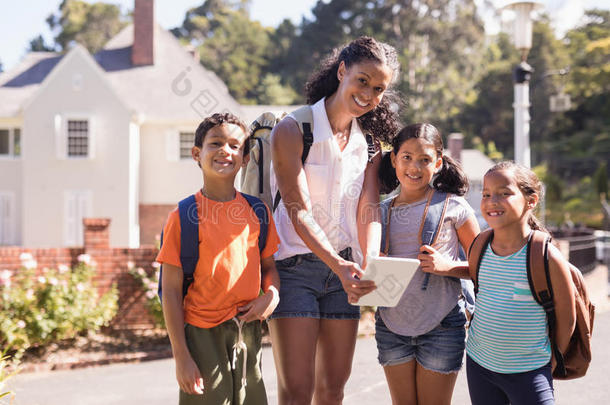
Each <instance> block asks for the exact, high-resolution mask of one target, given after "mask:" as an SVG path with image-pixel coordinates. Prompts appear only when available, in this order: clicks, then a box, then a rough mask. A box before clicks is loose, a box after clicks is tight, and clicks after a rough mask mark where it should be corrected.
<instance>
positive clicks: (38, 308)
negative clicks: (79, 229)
mask: <svg viewBox="0 0 610 405" xmlns="http://www.w3.org/2000/svg"><path fill="white" fill-rule="evenodd" d="M28 256H29V255H28V254H24V255H22V261H23V267H21V268H20V269H19V271H17V272H16V273H15V274H14V275H12V276H11V275H10V272H8V271H6V270H5V271H4V272H2V274H1V277H0V297H1V298H2V299H1V300H0V311H1V312H2V314H3V317H2V319H0V345H1V346H3V347H5V348H7V349H10V350H11V351H15V352H18V353H22V352H23V351H25V350H26V349H28V348H30V347H35V346H42V345H46V344H48V343H51V342H55V341H59V340H62V339H67V338H73V337H75V336H76V335H77V334H80V333H84V332H87V331H97V330H99V329H100V328H101V327H102V326H106V325H108V324H109V322H110V320H111V319H112V318H113V317H114V315H115V314H116V311H117V307H118V292H117V288H116V286H115V285H113V286H112V288H111V289H110V290H109V291H108V292H106V293H105V294H104V295H102V296H101V297H100V296H99V294H98V290H97V287H96V286H95V284H94V283H93V276H94V273H95V268H94V267H93V266H92V265H90V264H89V263H88V256H86V255H83V257H82V258H81V259H82V260H81V262H80V263H79V264H78V265H76V266H75V267H74V268H72V269H70V268H68V267H67V266H59V267H58V269H43V270H42V271H37V270H36V262H35V261H34V260H33V259H32V258H31V256H29V257H28Z"/></svg>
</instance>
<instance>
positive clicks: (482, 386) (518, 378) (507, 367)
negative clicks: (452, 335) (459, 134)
mask: <svg viewBox="0 0 610 405" xmlns="http://www.w3.org/2000/svg"><path fill="white" fill-rule="evenodd" d="M541 198H542V185H541V182H540V180H539V179H538V177H536V175H535V174H534V173H533V172H532V171H531V170H530V169H528V168H526V167H524V166H521V165H518V164H515V163H513V162H501V163H498V164H496V165H495V166H494V167H492V168H491V169H489V171H488V172H487V173H486V174H485V177H484V180H483V198H482V200H481V212H482V214H483V217H484V218H485V220H486V221H487V223H488V224H489V226H490V227H491V228H492V229H493V231H494V234H493V239H492V241H491V243H490V244H489V245H488V246H487V248H486V250H485V251H484V253H483V257H482V259H481V265H480V268H479V276H478V277H479V290H478V294H477V306H476V312H475V316H474V318H473V320H472V323H471V326H470V329H469V332H468V341H467V344H466V353H467V360H466V371H467V375H468V388H469V391H470V398H471V401H472V404H473V405H479V404H485V405H487V404H494V405H495V404H509V403H510V404H513V405H526V404H527V405H530V404H545V405H548V404H554V403H555V400H554V395H553V379H552V376H551V370H552V368H551V345H550V342H549V338H548V332H547V320H546V315H545V312H544V309H543V308H542V307H541V306H540V305H538V303H536V301H535V300H534V297H533V296H532V293H531V292H530V288H529V283H528V278H527V264H526V259H527V242H528V239H529V236H530V233H531V231H532V230H533V229H539V230H543V231H546V229H544V227H543V226H542V225H541V224H540V222H539V221H538V220H537V219H536V217H535V216H534V214H533V210H534V208H535V207H536V205H537V204H538V201H539V200H540V199H541ZM549 270H550V275H551V284H552V285H553V291H554V304H555V308H556V310H557V311H558V312H559V313H566V314H568V313H571V314H572V317H571V321H570V319H566V318H563V319H562V317H558V318H557V336H556V342H557V345H558V348H559V350H561V351H562V352H563V351H564V350H565V348H566V347H567V344H568V341H569V338H570V335H571V334H572V330H573V329H574V320H575V307H574V305H575V304H574V297H573V294H572V290H571V289H572V282H571V280H570V270H569V267H568V262H567V261H566V260H565V259H564V258H563V257H562V255H561V253H560V252H559V251H558V250H557V249H556V248H555V247H554V246H552V245H549Z"/></svg>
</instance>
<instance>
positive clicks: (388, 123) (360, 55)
mask: <svg viewBox="0 0 610 405" xmlns="http://www.w3.org/2000/svg"><path fill="white" fill-rule="evenodd" d="M364 61H372V62H377V63H380V64H382V65H385V66H388V67H389V68H390V69H391V70H392V73H393V74H392V83H393V82H395V80H396V78H397V77H398V72H399V71H400V63H399V62H398V56H397V54H396V49H394V47H392V46H391V45H388V44H386V43H383V42H378V41H376V40H375V39H373V38H371V37H359V38H357V39H355V40H353V41H352V42H350V43H349V44H347V45H345V46H344V47H343V48H341V49H338V48H335V49H334V50H333V52H332V53H331V55H330V56H328V57H327V58H326V59H324V60H323V61H322V63H321V65H320V67H319V69H318V70H317V71H316V72H314V73H313V74H312V75H311V77H310V78H309V80H308V81H307V83H306V84H305V97H306V99H307V104H314V103H316V102H317V101H318V100H320V99H321V98H323V97H329V96H331V95H332V94H333V93H334V92H335V91H337V88H338V87H339V79H338V78H337V70H338V69H339V65H340V64H341V62H343V63H345V67H346V68H349V67H351V66H352V65H353V64H356V63H360V62H364ZM399 105H400V100H399V99H398V97H397V95H396V94H395V93H394V92H393V91H392V90H390V89H387V90H386V91H385V93H384V94H383V98H382V99H381V102H379V104H378V105H377V107H375V108H374V109H373V110H371V111H369V112H368V113H366V114H364V115H362V116H360V117H358V124H360V127H361V128H362V130H363V131H364V132H365V133H370V134H371V135H372V136H373V137H375V138H376V139H378V140H380V141H383V142H386V143H389V142H390V140H391V139H392V137H393V136H394V134H396V132H398V129H399V123H398V109H399Z"/></svg>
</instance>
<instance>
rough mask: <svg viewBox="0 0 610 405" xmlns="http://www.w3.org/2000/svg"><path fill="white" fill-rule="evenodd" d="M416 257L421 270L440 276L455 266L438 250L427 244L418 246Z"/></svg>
mask: <svg viewBox="0 0 610 405" xmlns="http://www.w3.org/2000/svg"><path fill="white" fill-rule="evenodd" d="M417 259H418V260H419V261H420V262H421V263H420V268H421V269H422V271H423V272H425V273H432V274H438V275H440V276H442V275H447V274H446V273H447V272H448V271H449V270H451V269H453V268H454V267H455V266H456V264H455V263H454V262H453V261H451V260H448V259H447V258H446V257H445V256H444V255H443V254H441V253H440V252H439V251H438V250H436V249H434V248H433V247H432V246H429V245H423V246H422V247H420V248H419V254H418V255H417Z"/></svg>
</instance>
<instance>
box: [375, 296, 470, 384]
mask: <svg viewBox="0 0 610 405" xmlns="http://www.w3.org/2000/svg"><path fill="white" fill-rule="evenodd" d="M375 321H376V322H375V340H376V341H377V350H378V351H379V355H378V357H377V358H378V360H379V363H380V364H381V365H382V366H384V367H385V366H394V365H397V364H402V363H406V362H409V361H411V360H413V359H415V360H416V361H417V362H418V363H419V364H420V365H421V366H422V367H423V368H425V369H427V370H430V371H435V372H437V373H441V374H448V373H453V372H457V371H459V370H460V369H461V368H462V362H463V359H464V349H465V347H466V329H465V324H466V316H465V315H464V310H463V309H462V308H461V307H460V305H459V304H458V305H456V306H455V307H454V308H453V309H452V310H451V312H449V314H448V315H447V316H446V317H445V318H444V319H443V320H442V321H441V323H440V325H438V326H437V327H436V328H434V329H432V330H431V331H430V332H428V333H425V334H423V335H420V336H402V335H398V334H396V333H394V332H392V331H391V330H389V329H388V328H387V326H386V325H385V324H384V323H383V320H382V319H381V316H380V315H379V311H377V313H376V314H375Z"/></svg>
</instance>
